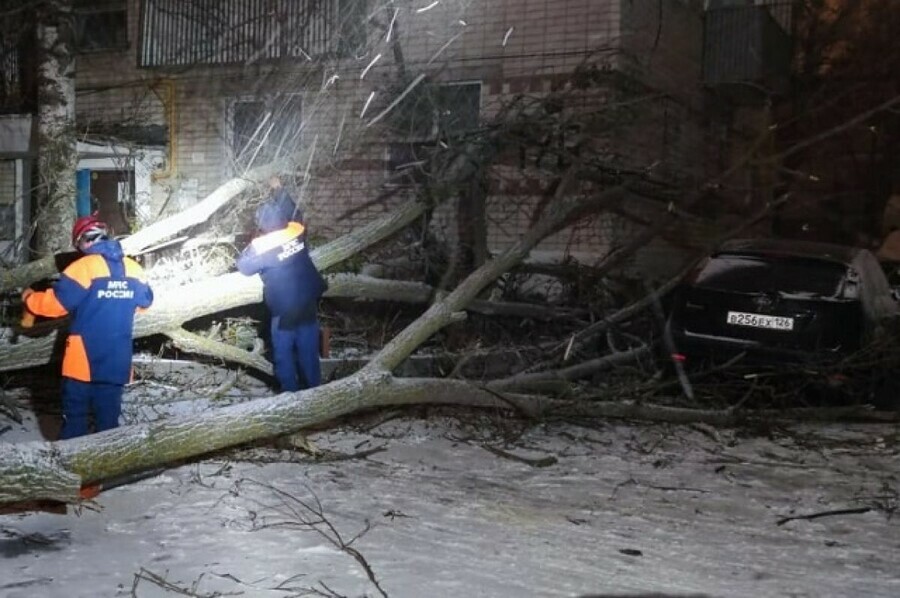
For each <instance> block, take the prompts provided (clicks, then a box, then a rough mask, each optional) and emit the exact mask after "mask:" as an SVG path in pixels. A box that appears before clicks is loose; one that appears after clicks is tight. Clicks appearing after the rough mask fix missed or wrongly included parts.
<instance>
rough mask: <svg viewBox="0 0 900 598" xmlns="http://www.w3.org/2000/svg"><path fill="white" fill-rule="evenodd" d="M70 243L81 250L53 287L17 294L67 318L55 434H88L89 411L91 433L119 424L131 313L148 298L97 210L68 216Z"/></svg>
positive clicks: (139, 273)
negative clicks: (72, 220)
mask: <svg viewBox="0 0 900 598" xmlns="http://www.w3.org/2000/svg"><path fill="white" fill-rule="evenodd" d="M72 245H73V246H74V247H75V248H76V249H78V250H79V251H80V252H81V253H82V254H83V257H81V258H79V259H78V260H76V261H74V262H73V263H72V264H70V265H69V266H68V267H67V268H66V269H65V270H63V272H62V275H61V276H60V278H59V280H58V281H57V282H56V284H54V285H53V288H51V289H48V290H46V291H34V290H32V289H30V288H29V289H26V290H25V292H24V293H23V294H22V299H23V302H24V303H25V307H26V308H27V309H28V310H29V311H30V312H31V313H32V314H34V315H38V316H45V317H50V318H59V317H64V316H66V315H68V316H70V317H71V323H70V325H69V335H68V337H67V338H66V349H65V353H64V355H63V364H62V375H63V388H62V407H63V427H62V431H61V432H60V438H61V439H66V438H74V437H76V436H82V435H84V434H87V433H88V432H89V418H90V415H91V414H92V413H93V416H94V428H95V429H96V431H97V432H101V431H103V430H108V429H110V428H115V427H116V426H118V425H119V415H120V414H121V411H122V392H123V390H124V385H125V384H126V383H128V382H130V381H131V375H132V372H131V355H132V335H133V329H134V313H135V311H143V310H145V309H146V308H148V307H150V304H151V303H153V291H152V290H151V289H150V286H149V285H148V284H147V281H146V277H145V276H144V271H143V269H142V268H141V266H140V264H138V263H137V262H136V261H134V260H133V259H131V258H130V257H126V256H125V254H124V253H123V251H122V246H121V245H120V244H119V242H118V241H116V240H115V239H111V238H110V236H109V231H108V229H107V226H106V224H105V223H104V222H103V221H101V220H100V219H99V218H98V217H97V215H96V214H94V215H91V216H83V217H81V218H79V219H78V220H77V221H76V222H75V226H74V227H73V228H72Z"/></svg>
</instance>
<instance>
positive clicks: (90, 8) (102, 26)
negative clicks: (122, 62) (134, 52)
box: [74, 0, 128, 52]
mask: <svg viewBox="0 0 900 598" xmlns="http://www.w3.org/2000/svg"><path fill="white" fill-rule="evenodd" d="M125 2H126V0H99V1H98V0H76V1H75V6H74V17H75V19H74V21H75V47H76V48H78V51H79V52H98V51H102V50H121V49H124V48H127V47H128V8H127V6H126V4H125Z"/></svg>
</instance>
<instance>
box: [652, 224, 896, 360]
mask: <svg viewBox="0 0 900 598" xmlns="http://www.w3.org/2000/svg"><path fill="white" fill-rule="evenodd" d="M897 314H898V305H897V302H896V301H895V299H894V296H893V294H892V290H891V287H890V286H889V284H888V281H887V278H886V276H885V274H884V272H883V271H882V269H881V266H880V265H879V263H878V261H877V259H876V258H875V256H874V255H873V254H872V253H871V252H870V251H867V250H865V249H859V248H854V247H843V246H839V245H830V244H823V243H811V242H805V241H788V240H774V239H757V240H738V241H730V242H728V243H726V244H724V245H723V246H722V247H721V248H720V249H719V250H718V251H716V252H714V253H712V254H711V255H710V256H709V257H707V258H706V259H704V260H703V261H702V262H701V263H700V264H699V265H698V266H697V267H696V268H695V269H694V270H693V272H692V273H691V274H690V275H689V276H688V277H687V278H686V279H685V280H684V281H683V283H682V284H681V286H680V287H679V289H678V290H677V291H676V293H675V297H674V302H673V304H672V310H671V313H670V316H669V319H668V324H667V325H668V332H669V334H670V337H669V338H670V339H671V341H672V344H673V346H672V347H670V348H671V349H672V350H673V351H674V352H675V354H676V355H675V357H676V359H679V360H685V361H687V362H688V363H690V362H691V360H697V359H705V358H720V359H727V358H729V357H733V356H735V355H737V354H739V353H745V354H746V355H748V356H749V357H750V358H751V359H754V360H757V361H758V360H762V361H763V362H768V363H785V362H787V363H809V362H830V361H832V360H839V359H841V358H843V357H846V356H848V355H850V354H852V353H854V352H856V351H857V350H859V349H860V348H862V347H864V346H866V345H867V344H868V343H869V342H870V341H872V340H874V339H875V338H877V337H878V336H879V335H880V334H883V333H884V332H885V331H886V330H891V329H893V326H892V325H890V324H891V322H892V321H894V318H895V317H896V316H897Z"/></svg>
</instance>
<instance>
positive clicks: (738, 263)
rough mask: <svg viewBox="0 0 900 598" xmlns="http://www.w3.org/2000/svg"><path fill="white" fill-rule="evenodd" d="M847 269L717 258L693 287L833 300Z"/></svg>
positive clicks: (810, 262) (738, 257) (824, 264)
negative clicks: (780, 293) (812, 296)
mask: <svg viewBox="0 0 900 598" xmlns="http://www.w3.org/2000/svg"><path fill="white" fill-rule="evenodd" d="M846 272H847V267H846V266H842V265H840V264H835V263H832V262H825V261H820V260H814V259H798V258H780V257H762V256H748V255H718V256H715V257H713V258H711V259H710V260H709V262H707V264H706V266H705V267H704V268H703V269H702V270H701V271H700V274H699V275H698V276H697V279H696V281H695V284H696V285H697V286H701V287H704V288H712V289H718V290H724V291H735V292H739V293H753V292H758V291H767V292H768V291H779V292H782V293H787V294H791V295H816V296H821V297H834V296H836V295H837V294H838V292H839V290H840V288H841V282H842V280H843V278H844V275H845V274H846Z"/></svg>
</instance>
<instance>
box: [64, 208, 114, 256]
mask: <svg viewBox="0 0 900 598" xmlns="http://www.w3.org/2000/svg"><path fill="white" fill-rule="evenodd" d="M108 235H109V229H108V228H107V227H106V223H105V222H103V221H102V220H100V218H98V217H97V213H96V212H94V213H93V214H91V215H90V216H82V217H81V218H79V219H78V220H76V221H75V226H73V227H72V245H73V246H74V247H76V248H77V247H78V245H79V243H81V242H82V241H85V240H89V241H94V240H96V239H99V238H100V237H107V236H108Z"/></svg>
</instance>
